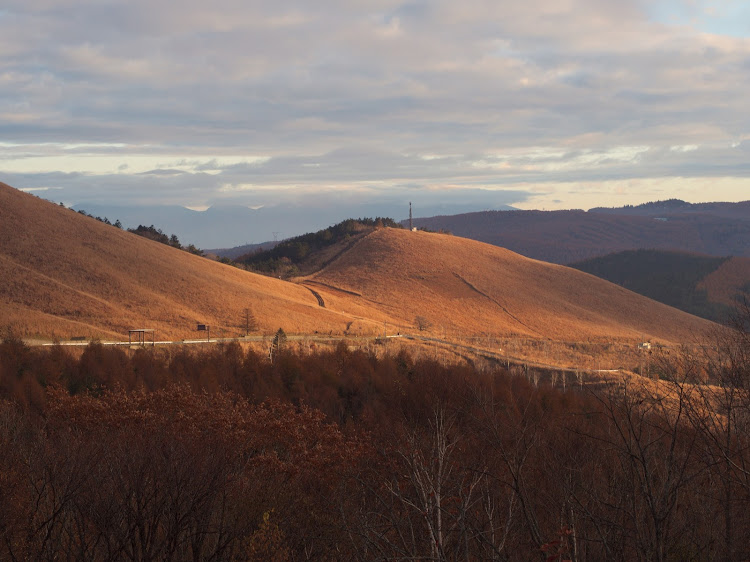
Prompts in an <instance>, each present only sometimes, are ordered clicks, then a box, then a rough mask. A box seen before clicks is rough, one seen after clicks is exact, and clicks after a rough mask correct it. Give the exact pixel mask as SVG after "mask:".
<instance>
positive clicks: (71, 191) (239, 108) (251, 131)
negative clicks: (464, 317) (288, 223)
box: [0, 0, 750, 218]
mask: <svg viewBox="0 0 750 562" xmlns="http://www.w3.org/2000/svg"><path fill="white" fill-rule="evenodd" d="M749 37H750V3H748V2H746V0H726V1H724V2H720V1H709V0H663V1H661V0H556V1H554V2H551V1H547V0H522V1H518V0H513V1H510V0H461V1H456V0H430V1H422V0H414V1H411V2H403V1H399V0H316V1H314V2H311V1H309V0H292V1H287V0H281V1H275V2H271V1H268V0H265V1H255V0H211V1H206V0H181V1H179V2H178V1H165V0H4V1H3V2H2V3H0V181H4V182H5V183H9V184H10V185H13V186H15V187H19V188H23V189H27V190H30V191H33V192H34V193H36V194H38V195H41V196H44V197H47V198H50V199H52V200H55V201H63V202H65V203H66V204H76V203H79V204H80V203H81V202H91V203H92V204H93V203H108V204H123V205H125V204H149V205H151V204H154V205H155V204H176V205H182V206H187V207H190V208H195V209H203V208H205V207H207V206H210V205H214V204H217V203H240V204H243V205H247V206H251V207H260V206H263V205H272V204H274V203H279V202H284V201H301V200H310V199H311V198H314V199H316V200H322V201H331V202H332V203H333V204H335V203H336V201H339V200H341V199H342V198H346V199H347V200H351V199H356V200H370V199H371V200H381V199H389V200H393V199H394V198H395V199H399V198H403V199H404V200H405V201H409V200H412V201H415V204H416V205H418V204H419V203H420V202H427V201H429V202H439V201H458V202H461V201H463V202H471V203H472V204H474V205H476V206H477V208H478V209H481V208H495V207H498V206H501V205H504V204H511V205H514V206H516V207H518V208H525V209H528V208H537V209H559V208H585V209H587V208H590V207H593V206H601V205H605V206H619V205H622V204H628V203H641V202H644V201H650V200H657V199H666V198H670V197H678V198H681V199H685V200H688V201H693V202H698V201H710V200H729V201H739V200H745V199H750V190H749V189H748V185H750V184H749V183H748V175H750V101H749V100H748V98H749V97H750V39H749ZM397 218H403V217H397Z"/></svg>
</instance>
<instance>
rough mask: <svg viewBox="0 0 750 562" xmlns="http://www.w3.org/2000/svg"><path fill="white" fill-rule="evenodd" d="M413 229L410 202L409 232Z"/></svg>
mask: <svg viewBox="0 0 750 562" xmlns="http://www.w3.org/2000/svg"><path fill="white" fill-rule="evenodd" d="M413 228H414V227H413V226H412V224H411V201H409V230H410V231H411V230H412V229H413Z"/></svg>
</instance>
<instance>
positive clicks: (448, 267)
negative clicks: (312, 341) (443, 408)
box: [303, 229, 708, 341]
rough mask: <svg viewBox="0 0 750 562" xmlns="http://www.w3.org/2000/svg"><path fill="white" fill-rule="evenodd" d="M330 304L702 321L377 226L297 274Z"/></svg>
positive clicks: (527, 264)
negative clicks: (325, 262)
mask: <svg viewBox="0 0 750 562" xmlns="http://www.w3.org/2000/svg"><path fill="white" fill-rule="evenodd" d="M303 281H304V282H306V283H309V284H311V285H313V286H314V287H315V288H316V290H318V291H319V292H320V293H321V294H322V295H323V297H324V298H325V299H326V303H329V302H330V304H331V306H340V307H349V306H352V305H355V304H359V305H362V306H364V305H372V306H377V307H378V308H379V309H380V310H383V311H385V312H387V313H388V315H389V316H391V317H394V318H398V319H399V321H400V322H401V323H402V324H404V325H406V326H409V327H410V328H411V329H414V326H415V319H416V317H417V316H422V317H425V318H426V319H428V321H429V322H430V323H431V324H432V326H433V327H432V331H433V333H441V330H445V331H448V332H451V331H455V332H463V333H494V334H498V333H501V334H515V335H522V336H529V337H543V338H551V339H563V340H577V339H587V338H597V337H619V338H640V337H642V336H643V335H650V336H652V337H654V338H664V339H667V340H671V341H685V340H686V339H688V338H691V337H693V336H694V335H695V334H696V333H698V332H700V331H702V330H704V329H706V328H707V326H708V323H706V322H705V321H702V320H699V319H697V318H695V317H693V316H690V315H688V314H685V313H683V312H680V311H677V310H675V309H673V308H670V307H667V306H665V305H662V304H659V303H654V302H653V301H651V300H648V299H646V298H644V297H641V296H639V295H636V294H634V293H632V292H630V291H627V290H625V289H623V288H622V287H618V286H616V285H613V284H611V283H607V282H603V281H602V280H600V279H598V278H596V277H594V276H591V275H588V274H585V273H582V272H580V271H577V270H575V269H571V268H567V267H563V266H557V265H551V264H548V263H544V262H540V261H536V260H531V259H528V258H524V257H522V256H519V255H518V254H515V253H513V252H510V251H508V250H504V249H501V248H497V247H495V246H491V245H488V244H480V243H477V242H475V241H472V240H467V239H464V238H458V237H454V236H448V235H442V234H431V233H425V232H409V231H406V230H395V229H380V230H375V231H374V232H372V233H370V234H368V235H366V236H365V237H363V238H362V239H361V240H359V241H358V242H357V243H356V244H355V246H354V247H353V248H352V249H351V250H349V251H348V252H346V253H344V254H343V255H342V256H340V257H339V258H338V259H337V260H335V261H334V262H333V263H331V264H330V265H329V266H327V267H326V268H324V269H323V270H322V271H321V272H319V273H317V274H314V275H312V276H309V277H307V278H305V279H303Z"/></svg>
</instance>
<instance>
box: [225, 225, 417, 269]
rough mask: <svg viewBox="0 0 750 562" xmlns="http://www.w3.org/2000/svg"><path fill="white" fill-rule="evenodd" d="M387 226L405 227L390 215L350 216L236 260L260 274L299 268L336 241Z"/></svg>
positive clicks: (342, 240)
mask: <svg viewBox="0 0 750 562" xmlns="http://www.w3.org/2000/svg"><path fill="white" fill-rule="evenodd" d="M384 226H385V227H390V228H402V227H401V225H400V224H398V223H397V222H396V221H394V220H393V219H390V218H383V217H376V218H374V219H373V218H359V219H347V220H345V221H342V222H340V223H338V224H335V225H333V226H329V227H328V228H325V229H323V230H319V231H317V232H311V233H309V234H303V235H301V236H295V237H294V238H289V239H288V240H282V241H281V242H279V243H278V244H276V245H275V246H274V247H273V248H271V249H269V250H262V249H259V250H258V251H256V252H253V253H250V254H245V255H244V256H240V257H239V258H237V259H236V260H235V261H236V262H237V263H239V264H243V265H244V266H246V267H248V268H250V269H252V270H254V271H257V272H260V273H274V272H277V271H278V270H280V269H288V268H289V267H292V268H297V269H298V268H299V267H300V265H301V264H302V262H304V261H305V260H306V259H307V258H309V257H310V256H311V255H313V254H315V253H317V252H320V251H321V250H323V249H325V248H327V247H329V246H332V245H334V244H337V243H340V242H345V241H346V240H348V239H350V238H351V237H353V236H356V235H358V234H361V233H362V232H363V231H365V230H367V229H372V228H376V227H384ZM295 271H296V270H295Z"/></svg>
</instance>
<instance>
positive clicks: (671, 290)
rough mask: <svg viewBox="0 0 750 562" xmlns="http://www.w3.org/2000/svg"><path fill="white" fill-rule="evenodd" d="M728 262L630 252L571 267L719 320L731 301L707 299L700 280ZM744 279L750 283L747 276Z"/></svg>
mask: <svg viewBox="0 0 750 562" xmlns="http://www.w3.org/2000/svg"><path fill="white" fill-rule="evenodd" d="M728 261H729V258H717V257H710V256H701V255H696V254H686V253H682V252H667V251H660V250H633V251H626V252H618V253H615V254H610V255H607V256H603V257H600V258H593V259H590V260H585V261H582V262H578V263H574V264H572V265H571V267H574V268H576V269H579V270H581V271H585V272H587V273H590V274H592V275H596V276H597V277H601V278H602V279H606V280H607V281H611V282H612V283H616V284H618V285H621V286H622V287H625V288H626V289H630V290H631V291H634V292H636V293H638V294H640V295H644V296H647V297H648V298H651V299H654V300H656V301H659V302H662V303H664V304H668V305H669V306H673V307H675V308H679V309H680V310H684V311H686V312H689V313H690V314H695V315H696V316H701V317H702V318H708V319H710V320H714V321H722V320H724V319H725V318H726V317H727V315H728V314H729V313H730V311H731V309H730V306H729V305H731V301H730V300H729V299H721V300H719V299H716V298H710V297H709V294H708V291H707V289H706V287H705V283H704V280H705V279H706V278H707V277H708V276H710V275H711V274H713V273H714V272H716V271H717V270H719V269H720V268H722V266H723V265H724V264H726V262H728ZM720 277H721V276H719V277H717V278H716V283H715V284H717V283H718V279H719V278H720ZM746 280H747V281H750V277H747V278H746ZM736 288H737V287H735V289H736ZM712 296H713V295H712Z"/></svg>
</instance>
